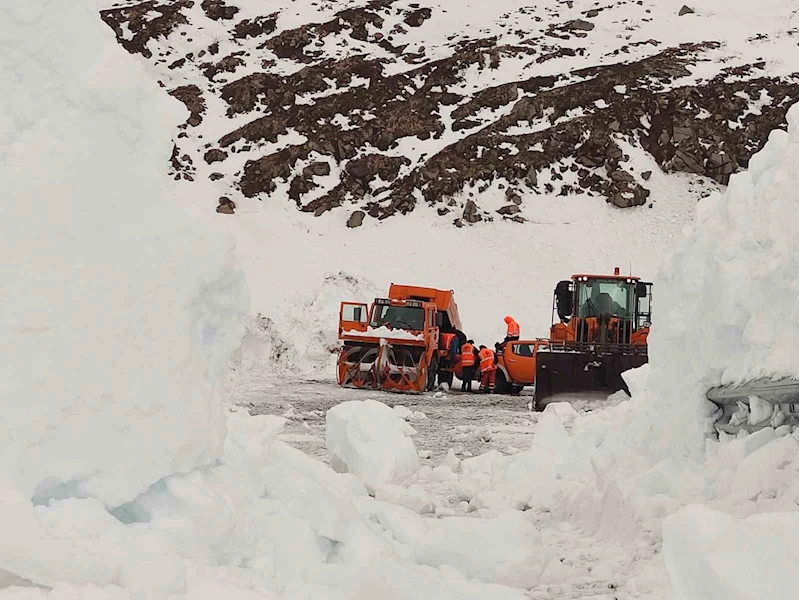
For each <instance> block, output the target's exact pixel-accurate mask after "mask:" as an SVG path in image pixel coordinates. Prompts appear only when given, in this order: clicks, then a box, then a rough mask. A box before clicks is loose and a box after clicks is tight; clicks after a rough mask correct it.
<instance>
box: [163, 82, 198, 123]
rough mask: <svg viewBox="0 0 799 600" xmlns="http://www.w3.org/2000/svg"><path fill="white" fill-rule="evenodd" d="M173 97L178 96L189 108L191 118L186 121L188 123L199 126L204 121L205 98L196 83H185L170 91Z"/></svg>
mask: <svg viewBox="0 0 799 600" xmlns="http://www.w3.org/2000/svg"><path fill="white" fill-rule="evenodd" d="M169 95H170V96H172V97H173V98H177V99H178V100H180V101H181V102H182V103H183V104H185V105H186V108H188V109H189V113H190V114H189V118H188V120H187V121H186V123H187V124H188V125H191V126H192V127H197V126H198V125H200V124H201V123H202V122H203V113H204V112H205V100H204V99H203V93H202V91H201V90H200V88H198V87H197V86H196V85H184V86H181V87H179V88H175V89H174V90H172V91H170V92H169Z"/></svg>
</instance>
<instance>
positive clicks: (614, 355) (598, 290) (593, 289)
mask: <svg viewBox="0 0 799 600" xmlns="http://www.w3.org/2000/svg"><path fill="white" fill-rule="evenodd" d="M651 306H652V284H651V283H648V282H644V281H641V280H640V279H639V278H638V277H633V276H626V275H620V274H619V269H618V267H617V268H616V269H615V270H614V273H613V275H582V274H580V275H572V277H571V279H569V280H565V281H561V282H559V283H558V285H557V286H556V287H555V293H554V300H553V318H552V326H551V327H550V333H549V343H548V345H546V346H541V347H539V348H538V350H537V352H536V361H535V365H536V374H535V405H536V407H537V408H538V409H543V408H544V406H545V405H546V403H547V399H548V398H550V397H551V396H554V395H556V394H560V393H571V392H584V391H602V392H608V393H613V392H616V391H618V390H624V391H625V392H626V393H627V394H628V395H629V393H630V391H629V389H628V388H627V384H626V383H625V382H624V379H623V378H622V376H621V374H622V373H623V372H624V371H627V370H628V369H632V368H634V367H639V366H641V365H643V364H645V363H646V362H648V347H647V336H648V335H649V328H650V326H651V322H652V312H651ZM555 315H557V322H556V321H555Z"/></svg>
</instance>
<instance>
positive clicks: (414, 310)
mask: <svg viewBox="0 0 799 600" xmlns="http://www.w3.org/2000/svg"><path fill="white" fill-rule="evenodd" d="M371 326H372V327H384V326H385V327H391V328H393V329H411V330H416V331H422V330H423V329H424V308H420V307H416V306H389V305H387V304H379V305H376V306H375V310H374V315H373V317H372V323H371Z"/></svg>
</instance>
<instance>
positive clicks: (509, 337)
mask: <svg viewBox="0 0 799 600" xmlns="http://www.w3.org/2000/svg"><path fill="white" fill-rule="evenodd" d="M518 339H519V336H518V335H506V336H505V341H504V342H502V345H503V346H504V345H505V344H507V343H508V342H515V341H516V340H518Z"/></svg>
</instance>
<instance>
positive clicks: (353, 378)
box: [337, 283, 466, 392]
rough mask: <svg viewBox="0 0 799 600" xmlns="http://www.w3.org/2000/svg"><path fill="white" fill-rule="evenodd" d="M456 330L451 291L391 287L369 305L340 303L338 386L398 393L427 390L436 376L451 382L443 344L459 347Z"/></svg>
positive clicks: (457, 323) (457, 321)
mask: <svg viewBox="0 0 799 600" xmlns="http://www.w3.org/2000/svg"><path fill="white" fill-rule="evenodd" d="M460 328H461V322H460V316H459V314H458V306H457V304H456V303H455V296H454V292H453V291H452V290H446V291H445V290H437V289H435V288H426V287H417V286H408V285H396V284H393V283H392V284H391V286H390V288H389V291H388V297H387V298H376V299H375V301H374V302H373V303H372V305H371V306H367V305H366V304H365V303H360V302H342V303H341V308H340V311H339V326H338V337H339V339H340V340H341V342H342V344H341V348H340V350H339V355H338V361H337V381H338V384H339V385H341V386H344V387H354V388H368V389H378V390H386V391H403V392H424V391H429V390H432V389H434V387H435V385H436V377H437V376H438V377H439V379H443V380H449V382H450V384H451V381H452V370H453V365H452V361H451V359H450V356H451V355H452V354H454V351H453V350H452V349H451V347H450V346H445V345H444V344H443V340H444V339H447V340H449V341H450V342H453V343H455V344H456V346H459V345H460V343H462V342H463V341H465V339H466V336H464V335H463V333H462V332H461V331H460Z"/></svg>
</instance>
